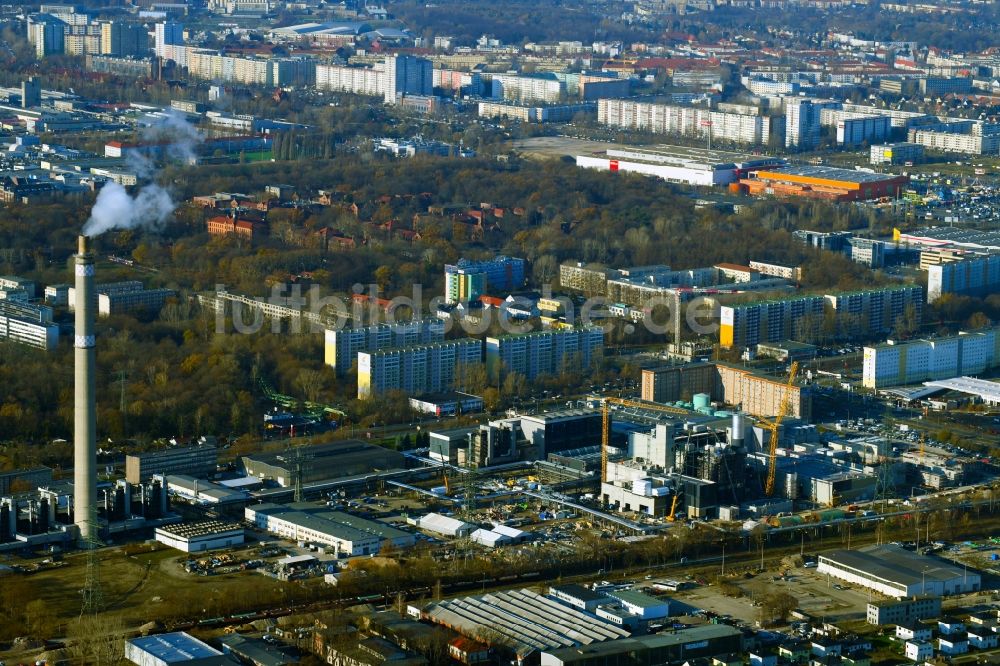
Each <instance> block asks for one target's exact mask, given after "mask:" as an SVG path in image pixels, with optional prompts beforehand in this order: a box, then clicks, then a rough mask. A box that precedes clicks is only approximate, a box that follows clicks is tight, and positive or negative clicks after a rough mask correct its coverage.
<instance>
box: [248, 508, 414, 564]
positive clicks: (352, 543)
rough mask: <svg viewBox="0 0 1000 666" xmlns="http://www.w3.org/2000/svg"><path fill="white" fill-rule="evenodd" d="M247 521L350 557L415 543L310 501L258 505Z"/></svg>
mask: <svg viewBox="0 0 1000 666" xmlns="http://www.w3.org/2000/svg"><path fill="white" fill-rule="evenodd" d="M244 518H245V519H246V521H247V522H248V523H250V524H251V525H253V526H255V527H257V528H258V529H262V530H265V531H267V532H270V533H271V534H275V535H277V536H280V537H282V538H284V539H288V540H289V541H305V542H307V543H315V544H319V545H323V546H330V547H333V548H335V549H336V550H337V553H338V554H344V555H348V556H355V555H374V554H376V553H378V552H379V550H381V548H382V544H384V543H392V545H393V546H395V547H396V548H408V547H410V546H412V545H413V544H414V543H415V541H416V537H414V535H413V534H411V533H409V532H404V531H403V530H400V529H396V528H395V527H392V526H391V525H386V524H385V523H380V522H378V521H375V520H367V519H365V518H359V517H358V516H352V515H351V514H349V513H344V512H342V511H330V510H328V509H326V508H325V507H317V506H316V505H315V504H309V503H307V502H299V503H293V504H287V505H285V504H268V503H265V504H255V505H253V506H248V507H246V509H244Z"/></svg>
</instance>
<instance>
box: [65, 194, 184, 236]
mask: <svg viewBox="0 0 1000 666" xmlns="http://www.w3.org/2000/svg"><path fill="white" fill-rule="evenodd" d="M174 208H176V204H174V201H173V199H172V198H171V197H170V193H169V192H167V191H166V190H165V189H163V188H162V187H160V186H159V185H156V184H149V185H146V186H144V187H142V188H141V189H140V190H139V191H138V192H137V193H136V195H135V196H134V197H133V196H131V195H129V193H128V192H126V191H125V188H124V187H122V186H121V185H119V184H118V183H115V182H113V181H108V182H107V183H105V184H104V187H102V188H101V191H100V192H99V193H98V194H97V201H96V202H94V207H93V208H92V209H91V211H90V219H89V220H87V223H86V224H84V225H83V235H84V236H90V237H94V236H100V235H101V234H103V233H104V232H105V231H110V230H111V229H135V228H137V227H151V228H155V227H158V226H159V225H161V224H163V223H164V222H166V220H167V218H168V217H170V214H171V213H172V212H174Z"/></svg>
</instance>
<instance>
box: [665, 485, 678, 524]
mask: <svg viewBox="0 0 1000 666" xmlns="http://www.w3.org/2000/svg"><path fill="white" fill-rule="evenodd" d="M680 498H681V494H680V493H679V492H676V491H675V492H674V499H673V501H672V502H671V503H670V515H668V516H667V522H670V523H672V522H674V521H675V520H677V503H678V502H679V501H680Z"/></svg>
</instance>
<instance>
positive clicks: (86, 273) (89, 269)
mask: <svg viewBox="0 0 1000 666" xmlns="http://www.w3.org/2000/svg"><path fill="white" fill-rule="evenodd" d="M94 274H95V270H94V264H77V265H76V276H77V277H94Z"/></svg>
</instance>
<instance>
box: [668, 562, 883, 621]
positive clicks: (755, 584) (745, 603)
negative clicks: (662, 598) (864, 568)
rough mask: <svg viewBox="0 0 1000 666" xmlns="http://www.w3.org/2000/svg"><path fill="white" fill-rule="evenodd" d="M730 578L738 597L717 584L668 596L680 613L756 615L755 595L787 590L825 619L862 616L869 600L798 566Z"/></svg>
mask: <svg viewBox="0 0 1000 666" xmlns="http://www.w3.org/2000/svg"><path fill="white" fill-rule="evenodd" d="M733 581H734V582H735V583H736V584H737V585H739V587H740V589H741V590H742V591H743V596H742V597H730V596H726V595H724V594H723V593H722V590H721V588H720V587H719V586H717V585H705V586H700V587H697V588H695V589H692V590H687V591H683V592H676V593H672V594H671V595H670V596H671V598H673V599H676V600H677V601H679V602H681V604H683V605H682V606H679V607H678V609H679V610H680V611H681V614H690V613H692V612H693V611H695V610H697V609H702V610H707V611H711V612H713V613H716V614H718V615H729V616H732V617H737V618H756V617H757V615H758V613H757V610H758V609H757V607H756V606H755V603H757V599H758V598H759V597H762V596H764V595H769V594H774V593H776V592H787V593H788V594H790V595H792V596H793V597H795V598H796V599H798V601H799V605H798V607H799V609H800V610H803V611H805V612H806V613H809V614H810V615H812V616H813V617H816V618H821V619H824V620H826V621H829V622H834V621H843V620H861V619H864V617H865V609H866V606H867V604H868V601H869V595H868V592H867V591H865V590H861V589H854V588H851V587H848V586H846V585H841V584H840V583H839V582H838V581H837V580H834V579H829V580H828V579H827V577H825V576H821V575H819V574H818V573H816V569H807V568H802V567H799V568H795V569H790V570H788V572H787V577H779V576H778V575H777V574H775V573H770V572H768V573H762V574H757V575H755V576H754V577H753V578H735V579H733Z"/></svg>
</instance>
